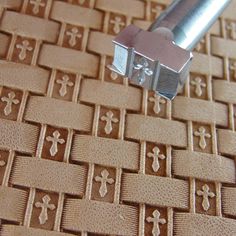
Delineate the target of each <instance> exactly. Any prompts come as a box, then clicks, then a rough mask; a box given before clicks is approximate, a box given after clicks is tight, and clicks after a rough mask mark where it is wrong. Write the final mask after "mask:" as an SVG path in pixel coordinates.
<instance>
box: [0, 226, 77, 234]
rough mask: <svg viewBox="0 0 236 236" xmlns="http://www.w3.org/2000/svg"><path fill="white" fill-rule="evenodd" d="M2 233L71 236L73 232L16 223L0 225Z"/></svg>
mask: <svg viewBox="0 0 236 236" xmlns="http://www.w3.org/2000/svg"><path fill="white" fill-rule="evenodd" d="M1 232H2V235H4V236H13V235H18V236H20V235H24V236H73V234H67V233H60V232H57V231H49V230H44V229H36V228H29V227H26V226H18V225H2V231H1Z"/></svg>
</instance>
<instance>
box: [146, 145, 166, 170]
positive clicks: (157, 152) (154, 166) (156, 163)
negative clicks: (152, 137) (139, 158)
mask: <svg viewBox="0 0 236 236" xmlns="http://www.w3.org/2000/svg"><path fill="white" fill-rule="evenodd" d="M147 156H148V157H151V158H152V159H153V162H152V169H153V171H154V172H158V170H159V169H160V164H159V159H161V160H164V159H165V158H166V157H165V155H163V154H160V149H159V148H158V147H154V148H153V149H152V152H149V153H148V154H147Z"/></svg>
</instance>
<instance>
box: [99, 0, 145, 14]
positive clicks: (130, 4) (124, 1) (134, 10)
mask: <svg viewBox="0 0 236 236" xmlns="http://www.w3.org/2000/svg"><path fill="white" fill-rule="evenodd" d="M96 8H98V9H101V10H104V11H108V12H115V13H119V14H123V15H128V16H132V17H138V18H142V17H143V16H144V3H143V2H141V1H136V0H119V1H116V0H97V2H96Z"/></svg>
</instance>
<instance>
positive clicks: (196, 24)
mask: <svg viewBox="0 0 236 236" xmlns="http://www.w3.org/2000/svg"><path fill="white" fill-rule="evenodd" d="M229 3H230V0H175V1H173V3H172V4H171V5H170V6H169V7H168V9H167V10H166V11H165V12H163V13H162V14H161V16H160V17H159V18H157V20H156V21H155V22H154V23H153V24H152V25H151V26H150V28H149V30H150V31H155V30H157V29H158V28H161V27H164V28H168V29H169V30H170V31H171V32H172V33H173V41H174V42H175V43H176V44H177V45H178V46H180V47H182V48H184V49H187V50H192V49H193V48H194V47H195V46H196V44H197V43H198V42H199V40H200V39H201V38H202V37H203V36H204V34H205V33H206V32H207V31H208V30H209V28H210V27H211V26H212V25H213V24H214V22H215V21H216V20H217V18H218V17H219V16H220V15H221V13H222V12H223V11H224V9H225V7H226V6H227V5H228V4H229Z"/></svg>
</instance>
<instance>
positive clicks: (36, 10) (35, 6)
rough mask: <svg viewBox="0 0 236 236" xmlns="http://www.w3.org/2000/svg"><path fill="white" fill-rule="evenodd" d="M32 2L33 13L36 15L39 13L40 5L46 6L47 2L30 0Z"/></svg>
mask: <svg viewBox="0 0 236 236" xmlns="http://www.w3.org/2000/svg"><path fill="white" fill-rule="evenodd" d="M30 4H32V5H33V9H32V11H33V13H34V14H35V15H36V14H38V13H39V9H40V7H45V6H46V4H45V3H44V2H42V0H30Z"/></svg>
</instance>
